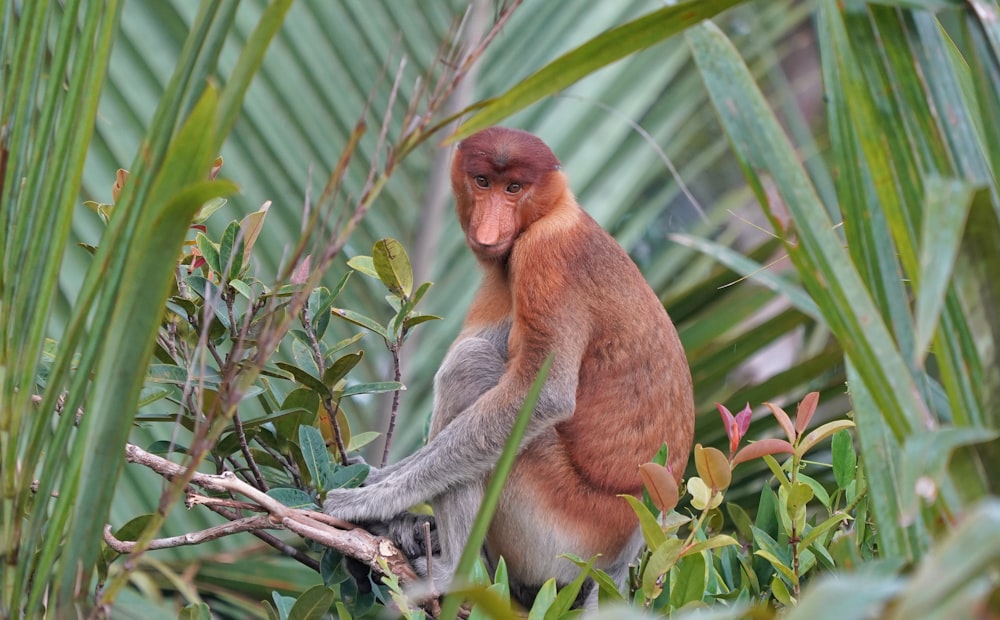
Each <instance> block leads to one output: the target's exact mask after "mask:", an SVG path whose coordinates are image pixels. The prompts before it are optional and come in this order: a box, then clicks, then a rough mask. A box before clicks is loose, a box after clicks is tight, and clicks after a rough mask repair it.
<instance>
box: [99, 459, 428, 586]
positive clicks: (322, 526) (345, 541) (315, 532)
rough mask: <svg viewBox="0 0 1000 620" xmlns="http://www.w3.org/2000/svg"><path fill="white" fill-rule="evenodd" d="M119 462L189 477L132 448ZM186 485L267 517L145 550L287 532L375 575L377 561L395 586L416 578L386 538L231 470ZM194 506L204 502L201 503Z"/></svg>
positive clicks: (197, 474) (169, 463) (163, 541)
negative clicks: (298, 504) (289, 502)
mask: <svg viewBox="0 0 1000 620" xmlns="http://www.w3.org/2000/svg"><path fill="white" fill-rule="evenodd" d="M125 458H126V460H127V461H128V462H129V463H136V464H139V465H143V466H144V467H148V468H149V469H152V470H153V471H155V472H156V473H158V474H160V475H161V476H163V477H164V478H166V479H168V480H173V479H174V478H175V477H177V476H182V475H184V474H185V473H189V472H186V468H184V467H182V466H181V465H178V464H176V463H174V462H172V461H168V460H167V459H164V458H162V457H159V456H156V455H155V454H150V453H149V452H146V451H145V450H143V449H142V448H139V447H138V446H136V445H134V444H126V446H125ZM191 484H194V485H196V486H199V487H201V488H203V489H205V490H208V491H215V492H224V493H233V494H237V495H242V496H243V497H245V498H247V499H249V500H250V501H251V502H253V503H254V504H255V505H256V506H257V508H256V509H258V510H262V511H265V512H267V513H268V514H266V515H258V516H253V517H245V518H241V519H238V520H237V521H234V522H233V523H230V524H226V525H223V526H216V527H213V528H208V529H207V530H203V531H201V532H196V533H193V534H186V535H183V536H175V537H172V538H164V539H159V540H158V541H154V544H156V543H159V544H160V545H162V546H160V547H156V546H151V547H150V548H151V549H155V548H164V547H168V546H179V545H182V544H184V545H187V544H196V542H201V541H202V540H211V539H212V538H210V537H214V538H218V537H220V536H227V535H229V534H232V533H236V532H237V531H246V532H249V531H257V530H262V529H287V530H289V531H292V532H295V533H296V534H298V535H299V536H302V537H303V538H308V539H309V540H314V541H316V542H318V543H320V544H322V545H326V546H327V547H330V548H332V549H336V550H337V551H339V552H341V553H343V554H344V555H346V556H350V557H352V558H354V559H356V560H358V561H360V562H363V563H364V564H366V565H367V566H369V567H370V568H372V569H373V570H375V571H377V572H380V573H381V572H382V568H381V567H380V566H379V560H385V563H386V565H387V566H388V567H389V570H390V572H392V574H394V575H396V576H397V577H398V578H399V580H400V583H402V584H404V585H407V584H411V583H413V582H414V581H416V579H417V575H416V573H414V572H413V568H412V567H411V566H410V564H409V562H408V561H407V560H406V556H405V555H403V554H402V553H401V552H400V551H399V549H397V548H396V546H395V545H394V544H393V543H392V542H391V541H389V540H388V539H385V538H381V537H377V536H372V535H371V534H369V533H368V532H367V531H365V530H363V529H361V528H358V527H356V526H354V525H353V524H351V523H348V522H346V521H343V520H341V519H337V518H335V517H331V516H329V515H327V514H324V513H322V512H318V511H315V510H303V509H300V508H289V507H288V506H285V505H284V504H282V503H281V502H279V501H277V500H276V499H274V498H272V497H271V496H269V495H267V494H266V493H264V492H262V491H260V490H259V489H256V488H254V487H253V486H252V485H250V484H248V483H246V482H244V481H242V480H240V479H239V478H237V477H236V476H235V475H234V474H233V473H232V472H223V473H221V474H218V475H212V474H204V473H201V472H193V473H191ZM200 503H204V502H203V501H201V502H200ZM234 524H235V525H234ZM109 527H110V526H109ZM109 537H110V538H111V540H109V542H108V544H109V545H112V541H114V540H116V539H114V538H113V537H112V536H110V529H106V533H105V538H106V539H108V538H109ZM190 540H194V541H195V542H189V541H190ZM117 543H121V545H123V546H122V547H121V548H123V549H124V548H131V547H126V546H127V545H128V544H129V543H124V542H122V541H117ZM117 543H115V544H117ZM113 548H114V547H113ZM116 550H117V548H116ZM122 553H128V551H122Z"/></svg>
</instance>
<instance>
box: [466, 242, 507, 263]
mask: <svg viewBox="0 0 1000 620" xmlns="http://www.w3.org/2000/svg"><path fill="white" fill-rule="evenodd" d="M468 242H469V247H470V248H472V251H473V252H475V254H476V256H479V257H480V258H486V259H490V260H496V261H499V260H503V259H505V258H507V255H508V254H510V248H511V247H512V246H513V242H511V241H506V242H503V243H496V244H493V245H485V244H482V243H479V242H478V241H476V240H475V239H472V238H469V239H468Z"/></svg>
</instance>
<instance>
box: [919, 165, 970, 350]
mask: <svg viewBox="0 0 1000 620" xmlns="http://www.w3.org/2000/svg"><path fill="white" fill-rule="evenodd" d="M924 183H925V186H924V191H925V194H926V195H925V198H924V205H923V214H924V221H923V224H922V225H921V228H920V230H921V236H920V239H921V240H920V275H919V278H918V283H919V285H918V287H917V300H916V333H915V334H914V353H915V354H916V355H917V356H919V361H921V362H922V361H923V359H924V357H925V356H926V355H927V352H928V347H929V346H930V343H931V339H932V338H933V337H934V332H935V329H936V328H937V324H938V321H939V320H940V317H941V310H942V309H943V308H944V305H945V294H946V293H947V291H948V286H949V284H950V283H951V275H952V271H953V270H954V268H955V261H956V259H957V258H958V248H959V245H960V242H961V240H962V232H963V231H964V230H965V221H966V218H968V215H969V208H970V206H971V205H972V198H973V196H974V194H975V190H974V188H973V187H972V185H970V184H969V182H968V181H964V180H958V179H942V178H940V177H937V176H933V175H932V176H930V177H929V178H927V179H926V180H925V181H924Z"/></svg>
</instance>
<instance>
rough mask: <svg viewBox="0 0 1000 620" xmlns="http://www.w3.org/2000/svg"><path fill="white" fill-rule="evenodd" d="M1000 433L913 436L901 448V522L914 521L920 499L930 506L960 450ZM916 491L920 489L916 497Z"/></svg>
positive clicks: (959, 430)
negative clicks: (955, 454) (922, 498)
mask: <svg viewBox="0 0 1000 620" xmlns="http://www.w3.org/2000/svg"><path fill="white" fill-rule="evenodd" d="M997 437H1000V431H996V430H989V429H984V428H968V427H948V428H938V429H934V430H927V431H924V432H922V433H919V434H916V435H914V436H912V437H910V438H909V439H907V440H906V443H904V444H903V458H902V464H901V467H900V470H901V472H900V474H901V475H900V482H899V494H900V498H899V502H900V506H901V508H902V510H903V519H905V520H907V521H909V520H912V519H914V518H916V512H917V509H918V508H919V502H918V497H920V496H921V495H922V496H923V497H924V498H925V499H926V500H927V501H929V502H932V501H933V500H934V499H935V498H936V497H937V495H938V493H939V488H940V487H941V485H942V481H943V479H944V476H945V475H946V467H947V465H948V459H949V458H950V457H951V455H952V453H953V452H955V450H956V449H958V448H960V447H961V446H968V445H973V444H977V443H986V442H990V441H994V440H996V439H997ZM918 488H919V489H923V491H921V492H920V493H919V494H918Z"/></svg>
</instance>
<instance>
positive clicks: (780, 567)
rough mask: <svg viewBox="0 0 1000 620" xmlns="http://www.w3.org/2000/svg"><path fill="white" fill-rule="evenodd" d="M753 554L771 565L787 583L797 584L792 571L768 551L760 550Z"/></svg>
mask: <svg viewBox="0 0 1000 620" xmlns="http://www.w3.org/2000/svg"><path fill="white" fill-rule="evenodd" d="M753 554H754V555H759V556H760V557H762V558H764V559H765V560H767V561H768V562H769V563H770V564H771V566H773V567H774V569H775V570H776V571H778V572H779V573H781V574H782V575H784V577H785V578H786V579H788V580H789V581H791V582H792V583H797V582H798V579H797V578H796V577H795V573H794V572H792V569H791V568H789V567H788V566H786V565H785V563H784V562H782V561H781V560H780V559H779V558H778V556H776V555H774V554H773V553H771V552H770V551H764V550H763V549H760V550H757V551H754V552H753Z"/></svg>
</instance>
